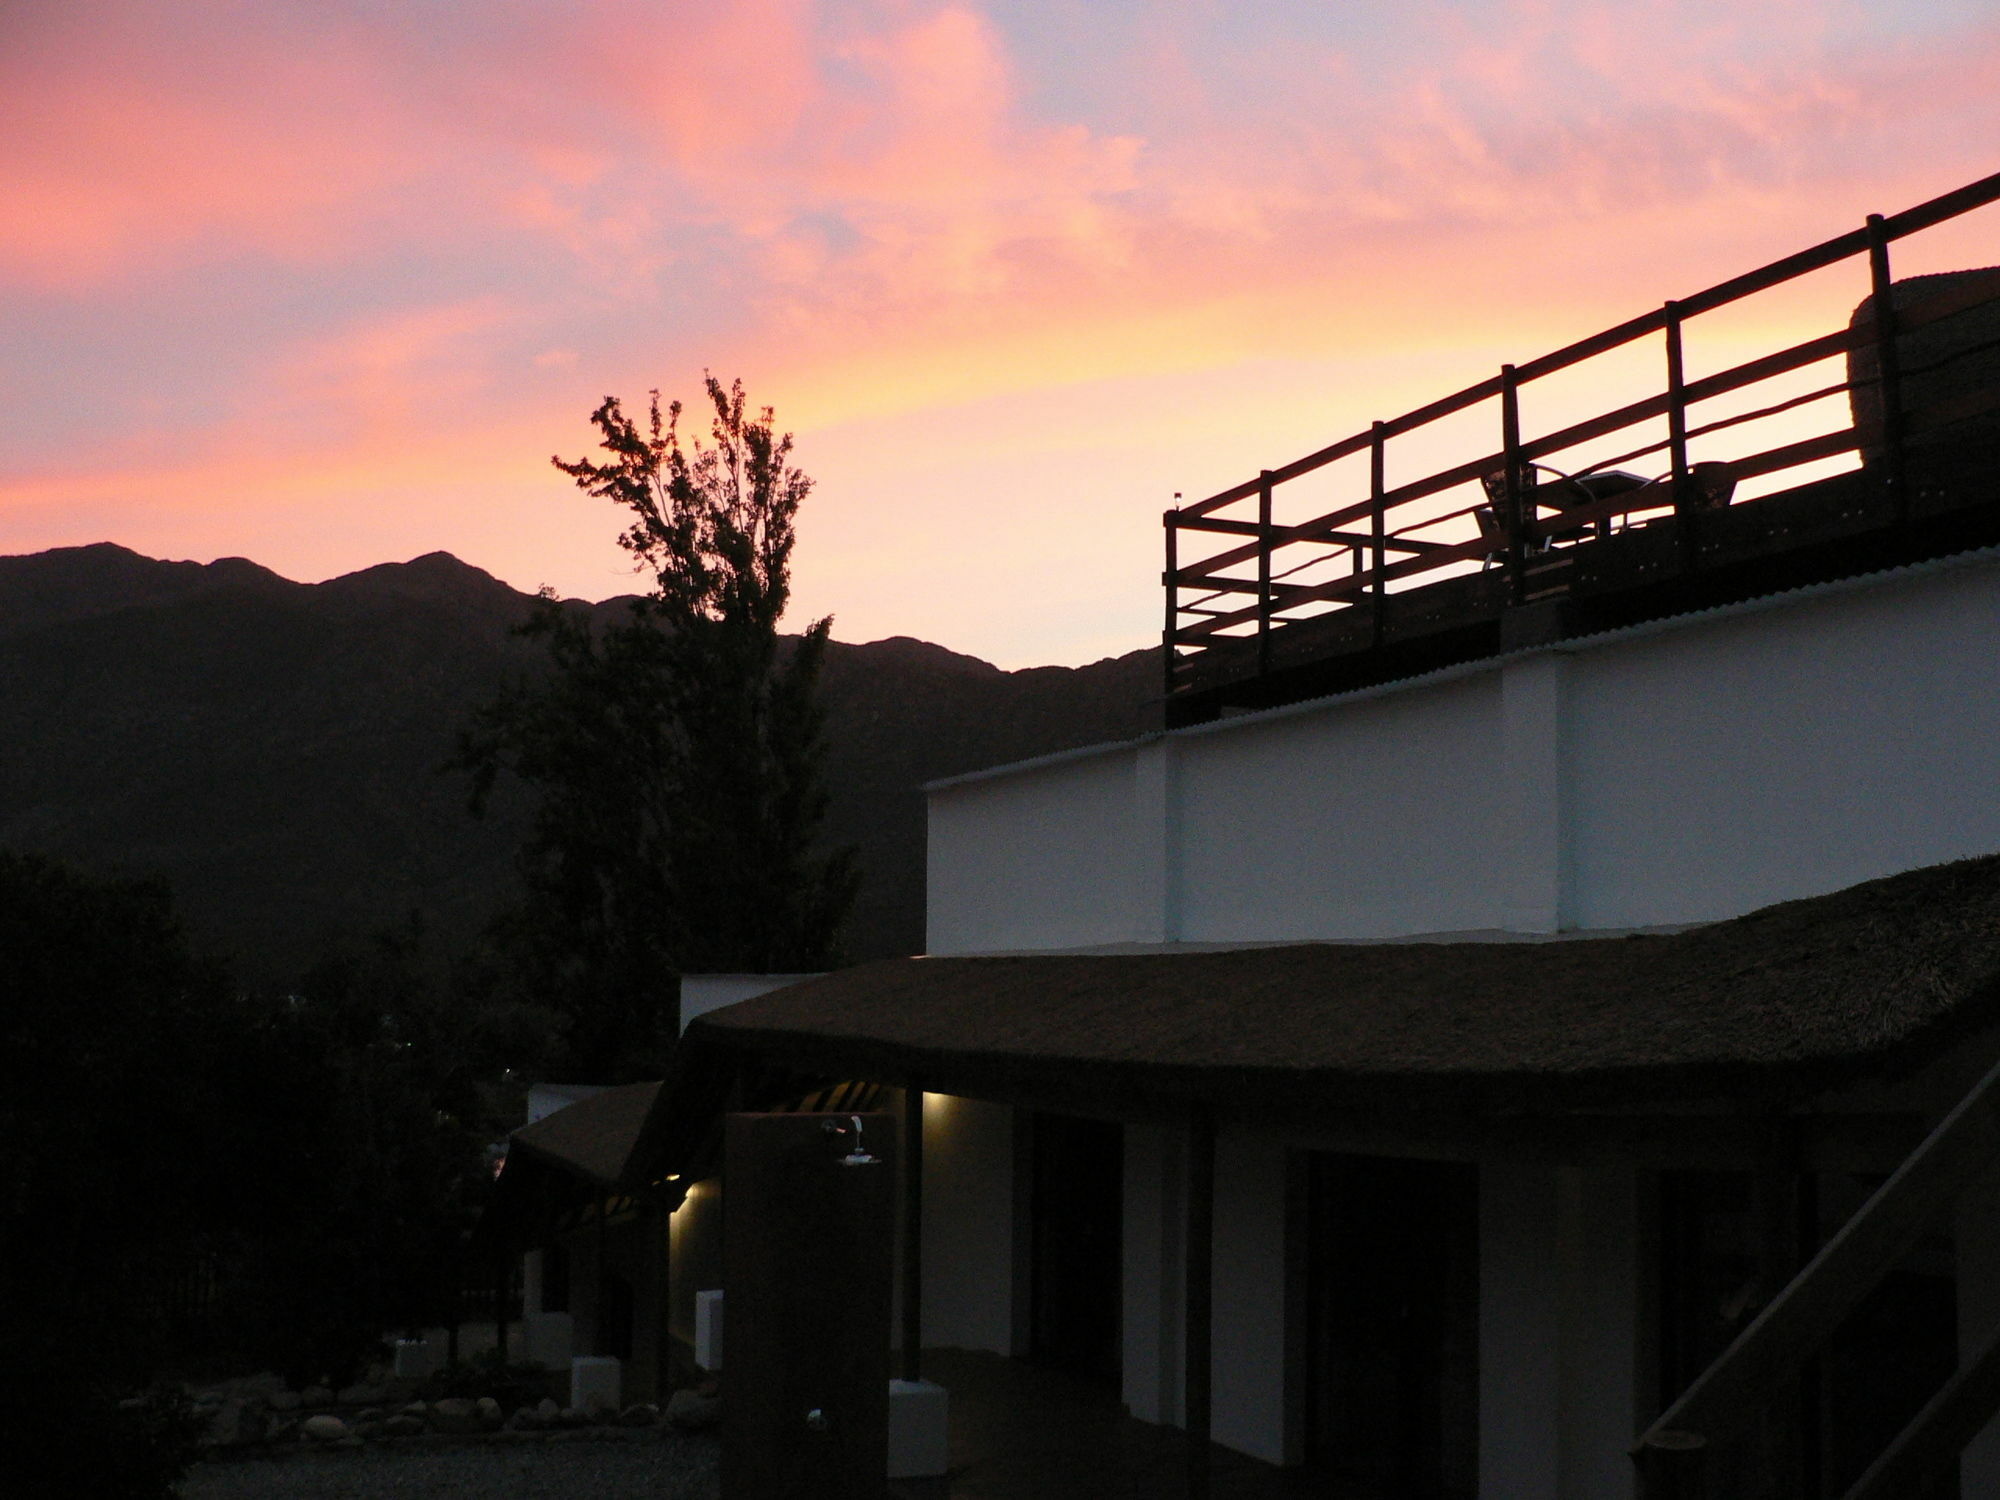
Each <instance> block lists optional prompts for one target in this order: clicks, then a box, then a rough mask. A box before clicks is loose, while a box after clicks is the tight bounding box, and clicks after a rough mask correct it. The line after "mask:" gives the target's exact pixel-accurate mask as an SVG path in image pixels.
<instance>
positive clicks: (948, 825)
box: [926, 748, 1160, 953]
mask: <svg viewBox="0 0 2000 1500" xmlns="http://www.w3.org/2000/svg"><path fill="white" fill-rule="evenodd" d="M1137 763H1138V756H1137V755H1136V754H1135V753H1134V752H1133V750H1131V749H1130V748H1126V749H1122V750H1121V751H1120V752H1119V753H1117V754H1115V755H1097V756H1090V757H1087V758H1082V759H1071V760H1067V761H1058V762H1056V763H1052V764H1044V765H1041V766H1038V767H1036V768H1034V769H1031V770H1025V771H1023V772H1022V773H1021V774H1020V776H1019V777H1018V778H1014V777H1010V778H1008V779H1007V780H1006V781H1004V782H1003V781H973V782H967V783H962V784H960V785H958V786H955V787H952V788H951V789H949V790H947V791H943V792H939V793H937V794H934V795H933V796H932V797H931V799H930V835H929V854H928V858H927V861H926V869H927V871H928V882H929V913H930V915H929V948H930V951H931V952H933V953H966V952H975V951H990V950H993V949H1004V948H1068V947H1083V946H1087V945H1091V944H1096V943H1115V942H1124V941H1127V940H1128V939H1130V938H1131V937H1132V935H1133V933H1134V932H1135V931H1137V930H1139V928H1140V925H1141V922H1140V917H1139V914H1138V912H1137V909H1136V908H1137V902H1138V897H1139V891H1140V887H1139V884H1138V880H1139V870H1138V868H1137V860H1136V859H1135V854H1136V852H1137V851H1138V850H1139V848H1140V847H1141V846H1142V839H1141V827H1142V824H1141V823H1140V821H1139V820H1138V819H1137V818H1136V817H1135V816H1134V800H1135V796H1136V794H1137V787H1136V782H1137ZM1153 812H1154V817H1153V819H1152V820H1151V821H1154V822H1157V821H1158V820H1159V816H1160V814H1159V810H1158V809H1157V808H1155V809H1153Z"/></svg>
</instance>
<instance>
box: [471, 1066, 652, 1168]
mask: <svg viewBox="0 0 2000 1500" xmlns="http://www.w3.org/2000/svg"><path fill="white" fill-rule="evenodd" d="M659 1092H660V1085H659V1083H658V1082H657V1081H654V1082H652V1083H627V1084H621V1085H620V1086H619V1087H617V1088H610V1089H606V1090H604V1091H603V1092H602V1093H600V1094H592V1095H591V1096H590V1097H589V1098H587V1099H580V1100H578V1101H577V1102H576V1103H575V1104H569V1105H565V1106H564V1107H563V1108H561V1109H559V1110H556V1111H555V1112H553V1113H552V1114H547V1115H544V1116H543V1117H542V1118H541V1119H539V1120H537V1121H535V1123H534V1124H532V1125H523V1126H522V1127H521V1128H520V1129H519V1130H516V1131H515V1132H514V1133H513V1134H512V1135H510V1136H509V1137H508V1138H507V1163H508V1170H510V1171H511V1170H512V1169H513V1165H514V1162H515V1160H516V1158H517V1157H519V1158H522V1159H524V1160H530V1161H535V1162H537V1163H538V1164H540V1165H546V1166H549V1167H553V1168H555V1169H556V1170H558V1171H561V1172H564V1173H567V1174H568V1175H570V1176H573V1177H578V1178H581V1179H583V1180H584V1181H586V1182H590V1183H593V1184H595V1185H596V1186H598V1187H611V1186H614V1185H615V1184H617V1183H618V1182H619V1181H621V1180H622V1179H623V1177H624V1176H625V1164H626V1161H627V1159H628V1158H629V1157H630V1156H631V1154H632V1144H633V1142H634V1141H636V1140H637V1139H638V1138H639V1127H640V1126H642V1125H644V1124H645V1123H646V1116H647V1115H649V1114H651V1113H652V1109H653V1101H654V1099H655V1098H657V1097H658V1096H659ZM503 1176H504V1173H503Z"/></svg>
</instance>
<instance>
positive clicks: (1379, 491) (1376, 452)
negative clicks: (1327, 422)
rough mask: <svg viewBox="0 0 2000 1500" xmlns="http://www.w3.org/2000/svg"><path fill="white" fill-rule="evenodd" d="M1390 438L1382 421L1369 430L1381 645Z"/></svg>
mask: <svg viewBox="0 0 2000 1500" xmlns="http://www.w3.org/2000/svg"><path fill="white" fill-rule="evenodd" d="M1387 440H1388V439H1387V433H1386V430H1385V429H1384V427H1383V425H1382V424H1381V423H1380V422H1377V423H1376V424H1375V425H1374V426H1373V427H1371V428H1369V429H1368V538H1369V562H1368V566H1369V567H1370V568H1371V569H1373V570H1374V574H1375V577H1374V581H1373V582H1372V583H1371V584H1370V585H1369V589H1368V594H1369V598H1370V601H1371V603H1372V605H1373V608H1374V611H1375V621H1374V626H1375V644H1376V645H1378V646H1379V645H1381V644H1382V626H1383V617H1384V615H1385V614H1386V613H1387V610H1388V602H1389V596H1388V585H1389V580H1388V579H1387V578H1385V577H1383V576H1382V564H1383V553H1384V552H1385V551H1386V550H1387V549H1386V548H1385V547H1384V546H1383V541H1384V534H1385V532H1386V529H1387V527H1388V516H1387V514H1386V511H1387V509H1388V507H1387V506H1386V505H1385V504H1384V503H1383V500H1382V496H1383V492H1384V489H1385V486H1384V484H1383V482H1382V476H1383V460H1382V448H1383V445H1384V444H1385V443H1386V442H1387Z"/></svg>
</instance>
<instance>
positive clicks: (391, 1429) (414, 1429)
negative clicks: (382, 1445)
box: [382, 1411, 424, 1437]
mask: <svg viewBox="0 0 2000 1500" xmlns="http://www.w3.org/2000/svg"><path fill="white" fill-rule="evenodd" d="M423 1430H424V1419H423V1418H422V1417H413V1416H411V1415H410V1414H409V1413H408V1412H401V1411H399V1412H397V1413H396V1415H395V1416H393V1417H391V1418H389V1420H388V1421H386V1422H384V1423H383V1424H382V1431H383V1432H385V1433H386V1434H388V1435H389V1436H390V1437H416V1436H417V1435H418V1434H420V1433H421V1432H422V1431H423Z"/></svg>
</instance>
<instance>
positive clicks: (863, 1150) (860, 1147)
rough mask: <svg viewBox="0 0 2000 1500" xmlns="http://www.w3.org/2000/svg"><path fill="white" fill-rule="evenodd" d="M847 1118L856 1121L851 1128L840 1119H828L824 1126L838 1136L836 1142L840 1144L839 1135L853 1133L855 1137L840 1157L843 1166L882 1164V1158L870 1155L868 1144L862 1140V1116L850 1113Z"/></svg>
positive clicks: (873, 1165)
mask: <svg viewBox="0 0 2000 1500" xmlns="http://www.w3.org/2000/svg"><path fill="white" fill-rule="evenodd" d="M847 1118H848V1119H849V1120H851V1121H853V1122H854V1123H853V1126H852V1127H851V1128H850V1127H849V1126H846V1125H842V1124H841V1123H840V1122H839V1121H838V1120H828V1121H827V1122H826V1125H825V1127H824V1128H825V1130H826V1133H827V1134H828V1135H830V1136H834V1137H835V1138H836V1141H835V1144H839V1142H838V1137H840V1136H845V1135H850V1134H851V1135H852V1136H853V1137H854V1139H853V1140H851V1141H849V1142H848V1143H847V1146H848V1150H847V1154H846V1155H845V1156H843V1157H841V1158H840V1164H841V1165H842V1166H843V1167H875V1166H880V1165H881V1164H882V1158H881V1157H879V1156H871V1155H869V1154H868V1148H867V1146H866V1145H865V1144H864V1143H863V1142H862V1139H861V1116H859V1115H849V1116H848V1117H847Z"/></svg>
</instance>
